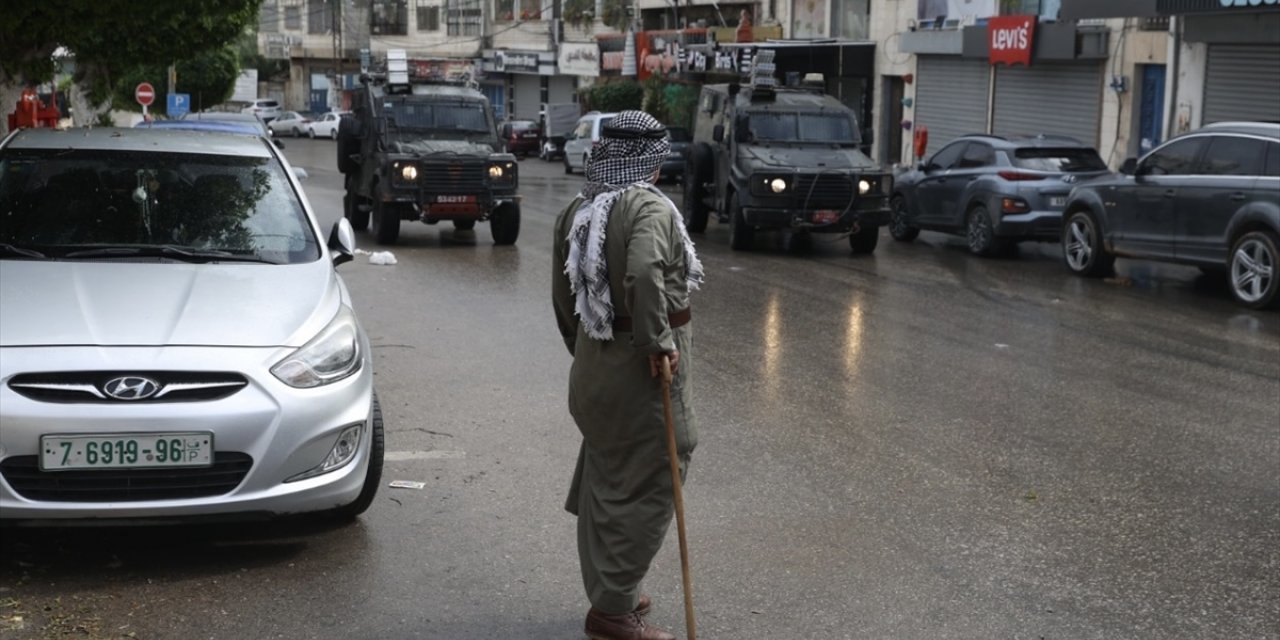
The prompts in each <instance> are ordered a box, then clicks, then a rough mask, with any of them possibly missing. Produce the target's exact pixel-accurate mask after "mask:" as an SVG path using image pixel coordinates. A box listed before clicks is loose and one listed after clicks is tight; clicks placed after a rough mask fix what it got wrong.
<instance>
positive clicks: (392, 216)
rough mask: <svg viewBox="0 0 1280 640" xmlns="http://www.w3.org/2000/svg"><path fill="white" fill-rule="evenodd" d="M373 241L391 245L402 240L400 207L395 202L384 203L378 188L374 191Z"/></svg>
mask: <svg viewBox="0 0 1280 640" xmlns="http://www.w3.org/2000/svg"><path fill="white" fill-rule="evenodd" d="M371 222H372V223H373V241H374V242H377V243H378V244H385V245H391V244H395V243H396V241H397V240H399V239H400V207H399V205H397V204H396V203H394V202H383V201H382V198H381V196H380V194H379V193H378V190H377V188H376V187H375V188H374V191H373V216H372V220H371Z"/></svg>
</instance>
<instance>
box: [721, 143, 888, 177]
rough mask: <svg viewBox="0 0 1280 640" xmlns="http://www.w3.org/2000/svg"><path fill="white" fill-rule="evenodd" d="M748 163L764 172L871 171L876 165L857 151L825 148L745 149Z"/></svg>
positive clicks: (770, 147) (758, 147) (760, 147)
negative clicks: (778, 170)
mask: <svg viewBox="0 0 1280 640" xmlns="http://www.w3.org/2000/svg"><path fill="white" fill-rule="evenodd" d="M742 153H744V154H746V155H747V157H748V159H749V161H750V162H751V163H752V164H755V165H756V166H757V167H759V168H762V169H782V170H786V171H791V170H793V169H795V168H796V167H806V168H811V169H814V170H818V171H829V170H832V169H872V168H875V166H876V163H874V162H872V161H871V158H868V157H867V156H866V155H865V154H863V153H862V152H861V151H858V150H857V149H831V148H823V147H772V146H752V147H743V151H742Z"/></svg>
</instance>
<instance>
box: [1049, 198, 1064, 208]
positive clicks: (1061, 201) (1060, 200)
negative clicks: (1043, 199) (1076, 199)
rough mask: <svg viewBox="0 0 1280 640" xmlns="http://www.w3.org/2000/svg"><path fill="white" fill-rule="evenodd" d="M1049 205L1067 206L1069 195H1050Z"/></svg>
mask: <svg viewBox="0 0 1280 640" xmlns="http://www.w3.org/2000/svg"><path fill="white" fill-rule="evenodd" d="M1049 206H1051V207H1065V206H1067V197H1066V196H1050V197H1049Z"/></svg>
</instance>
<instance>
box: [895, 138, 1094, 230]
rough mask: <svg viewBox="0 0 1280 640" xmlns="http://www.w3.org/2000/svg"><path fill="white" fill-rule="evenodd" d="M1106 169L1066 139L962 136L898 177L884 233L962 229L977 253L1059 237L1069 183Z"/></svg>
mask: <svg viewBox="0 0 1280 640" xmlns="http://www.w3.org/2000/svg"><path fill="white" fill-rule="evenodd" d="M1107 173H1108V171H1107V164H1106V163H1105V162H1103V161H1102V158H1101V157H1099V156H1098V152H1097V151H1096V150H1094V149H1093V148H1092V147H1088V146H1085V145H1084V144H1081V143H1080V142H1078V141H1076V140H1074V139H1072V138H1066V137H1059V136H1046V135H1039V136H1034V137H1020V138H1010V139H1005V138H1001V137H999V136H991V135H968V136H962V137H960V138H958V139H956V140H955V141H953V142H951V143H950V144H948V145H947V146H945V147H943V148H942V149H941V150H939V151H938V152H937V153H935V154H933V157H931V158H929V159H928V160H926V161H924V162H921V163H920V164H919V165H917V166H915V167H913V168H912V169H911V170H909V171H907V172H905V173H903V174H900V175H899V176H898V177H897V179H896V180H895V185H894V193H893V200H892V201H891V203H890V206H891V207H892V208H893V219H892V221H891V222H890V224H889V232H890V233H891V234H892V235H893V237H894V239H895V240H900V241H903V242H910V241H912V240H915V238H916V236H918V235H919V234H920V230H921V229H928V230H931V231H942V232H945V233H955V234H963V235H964V236H965V238H966V239H967V240H968V244H969V251H971V252H973V253H975V254H978V255H989V254H992V253H997V252H1000V251H1002V250H1004V249H1006V248H1008V247H1010V246H1012V245H1013V244H1014V243H1016V242H1020V241H1023V240H1047V241H1057V240H1058V236H1059V234H1060V232H1061V229H1062V207H1063V205H1065V204H1066V202H1067V194H1068V193H1070V191H1071V188H1072V187H1073V186H1075V184H1076V183H1077V182H1079V181H1081V180H1087V179H1089V178H1095V177H1098V176H1102V175H1106V174H1107Z"/></svg>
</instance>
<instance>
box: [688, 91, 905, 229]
mask: <svg viewBox="0 0 1280 640" xmlns="http://www.w3.org/2000/svg"><path fill="white" fill-rule="evenodd" d="M860 142H861V141H860V138H859V129H858V122H857V118H856V116H855V114H854V112H853V111H852V110H851V109H849V108H848V107H846V106H845V105H844V104H842V103H841V102H840V101H839V100H837V99H835V98H833V97H831V96H828V95H824V94H823V93H822V91H821V90H819V89H816V88H804V87H794V88H793V87H777V86H771V85H769V84H764V85H760V84H756V83H755V82H753V83H752V85H750V86H747V87H742V86H741V85H738V84H712V85H704V86H703V87H702V92H701V95H700V96H699V102H698V108H697V116H696V120H695V123H694V132H693V142H692V143H691V144H690V146H689V150H688V154H687V156H686V168H685V171H686V175H685V181H684V207H683V209H684V215H685V217H686V220H687V222H686V225H687V227H688V229H689V231H691V232H701V231H704V230H706V227H707V221H708V219H709V218H710V214H711V213H713V212H714V213H715V214H716V218H717V219H718V220H719V221H720V222H727V223H728V224H729V229H730V232H729V244H730V246H731V247H732V248H733V249H735V250H738V251H745V250H749V249H751V247H752V245H753V243H754V240H755V233H756V231H764V230H786V231H788V232H790V233H792V234H794V235H793V238H794V239H797V240H800V241H806V240H808V239H809V234H817V233H822V234H848V237H849V246H850V248H851V249H852V250H853V252H854V253H871V252H873V251H875V248H876V244H877V242H878V241H879V237H880V227H881V226H884V225H886V224H888V222H889V217H890V210H889V195H890V194H891V193H892V192H893V184H892V182H893V178H892V175H891V174H890V173H889V172H887V171H884V170H883V169H881V168H880V167H879V166H877V164H876V163H875V162H873V161H872V160H871V159H870V158H868V157H867V156H866V155H865V154H863V153H862V152H861V151H860V150H859V149H858V145H859V144H860Z"/></svg>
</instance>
